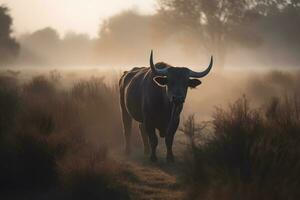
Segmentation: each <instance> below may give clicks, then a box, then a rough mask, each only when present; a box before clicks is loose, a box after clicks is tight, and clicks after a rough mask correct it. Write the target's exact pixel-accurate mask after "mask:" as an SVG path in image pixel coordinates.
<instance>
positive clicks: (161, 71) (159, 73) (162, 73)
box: [150, 50, 167, 76]
mask: <svg viewBox="0 0 300 200" xmlns="http://www.w3.org/2000/svg"><path fill="white" fill-rule="evenodd" d="M150 67H151V71H152V72H153V73H154V74H155V75H157V76H166V75H167V69H166V68H164V69H157V68H156V67H155V65H154V63H153V51H152V50H151V54H150Z"/></svg>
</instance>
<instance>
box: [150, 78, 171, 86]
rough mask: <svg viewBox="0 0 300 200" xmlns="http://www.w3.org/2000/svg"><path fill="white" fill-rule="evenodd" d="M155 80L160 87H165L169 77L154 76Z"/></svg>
mask: <svg viewBox="0 0 300 200" xmlns="http://www.w3.org/2000/svg"><path fill="white" fill-rule="evenodd" d="M153 80H154V82H155V83H156V84H157V85H159V86H160V87H165V86H166V85H167V83H168V78H167V77H163V76H156V77H154V78H153Z"/></svg>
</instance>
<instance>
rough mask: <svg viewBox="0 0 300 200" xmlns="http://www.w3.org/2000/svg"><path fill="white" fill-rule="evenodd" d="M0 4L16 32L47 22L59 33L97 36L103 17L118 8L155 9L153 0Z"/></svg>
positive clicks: (6, 0) (7, 0)
mask: <svg viewBox="0 0 300 200" xmlns="http://www.w3.org/2000/svg"><path fill="white" fill-rule="evenodd" d="M2 4H4V5H6V6H8V7H9V8H10V10H11V14H12V17H13V18H14V26H13V28H14V31H15V33H16V34H22V33H26V32H32V31H35V30H38V29H42V28H44V27H47V26H50V27H53V28H55V29H57V30H58V31H59V33H60V34H61V35H63V34H65V33H66V32H68V31H75V32H78V33H87V34H89V35H90V36H91V37H96V36H97V33H98V30H99V26H100V24H101V22H102V20H103V19H105V18H107V17H109V16H112V15H114V14H116V13H118V12H121V11H122V10H128V9H137V10H138V11H139V12H141V13H145V14H150V13H153V12H154V10H155V0H146V1H144V0H126V1H124V0H110V1H106V0H89V1H84V0H0V5H2ZM54 11H55V12H54Z"/></svg>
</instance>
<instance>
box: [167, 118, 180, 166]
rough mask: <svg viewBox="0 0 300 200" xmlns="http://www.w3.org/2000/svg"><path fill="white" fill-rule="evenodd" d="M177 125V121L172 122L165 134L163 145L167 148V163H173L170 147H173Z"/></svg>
mask: <svg viewBox="0 0 300 200" xmlns="http://www.w3.org/2000/svg"><path fill="white" fill-rule="evenodd" d="M178 125H179V119H177V120H176V121H174V123H172V124H171V125H170V127H169V129H168V131H167V134H166V138H165V143H166V146H167V162H174V161H175V159H174V155H173V150H172V146H173V140H174V135H175V133H176V130H177V128H178Z"/></svg>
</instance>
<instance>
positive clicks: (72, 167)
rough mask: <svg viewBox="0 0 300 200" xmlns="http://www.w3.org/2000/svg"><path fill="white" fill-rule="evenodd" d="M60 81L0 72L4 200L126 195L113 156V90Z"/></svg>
mask: <svg viewBox="0 0 300 200" xmlns="http://www.w3.org/2000/svg"><path fill="white" fill-rule="evenodd" d="M60 79H61V76H60V75H59V73H57V72H56V73H55V74H54V73H51V74H50V75H49V76H37V77H33V78H32V79H31V80H30V81H29V82H25V83H19V82H18V81H17V79H15V78H12V77H9V76H1V77H0V112H1V113H0V198H1V199H85V198H86V197H88V198H89V199H103V198H105V199H129V195H128V193H127V191H126V188H125V187H124V186H122V185H121V183H120V181H119V178H120V177H119V176H120V174H121V173H122V170H123V169H122V168H121V167H119V166H118V165H117V164H116V163H115V162H113V161H112V160H111V159H110V158H109V156H108V151H109V150H110V148H112V147H113V146H114V145H116V146H117V145H119V142H120V139H121V138H122V136H121V137H120V136H119V135H118V133H121V123H120V119H119V116H120V115H119V109H118V98H117V97H118V95H117V90H116V88H115V87H111V86H108V85H107V84H105V83H104V82H103V79H102V78H91V79H89V80H81V81H77V82H75V83H74V84H73V86H72V87H71V88H70V89H65V88H62V84H61V80H60ZM117 177H118V178H117Z"/></svg>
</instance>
